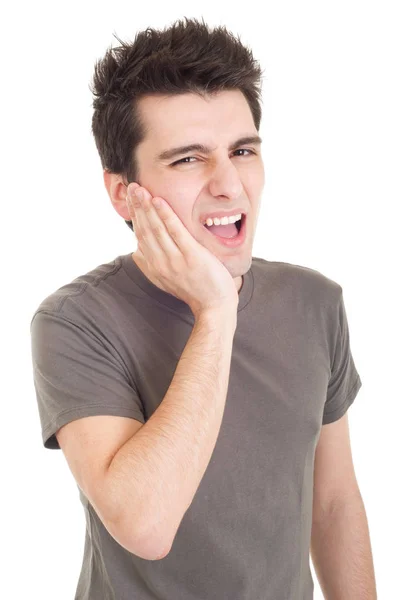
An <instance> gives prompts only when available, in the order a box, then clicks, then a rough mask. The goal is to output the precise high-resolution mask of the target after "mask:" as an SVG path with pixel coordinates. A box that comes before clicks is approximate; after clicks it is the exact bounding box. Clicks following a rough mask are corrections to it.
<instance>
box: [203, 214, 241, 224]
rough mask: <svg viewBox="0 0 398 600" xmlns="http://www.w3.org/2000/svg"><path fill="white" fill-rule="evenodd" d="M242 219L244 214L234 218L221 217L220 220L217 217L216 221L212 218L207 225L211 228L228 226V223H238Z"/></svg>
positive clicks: (207, 221) (233, 216)
mask: <svg viewBox="0 0 398 600" xmlns="http://www.w3.org/2000/svg"><path fill="white" fill-rule="evenodd" d="M241 218H242V213H241V214H239V215H232V217H221V219H218V218H217V217H215V218H214V219H210V217H209V218H208V219H206V221H205V224H206V225H208V226H209V227H210V226H211V225H228V223H235V222H236V221H239V220H240V219H241Z"/></svg>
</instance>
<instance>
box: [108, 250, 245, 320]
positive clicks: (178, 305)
mask: <svg viewBox="0 0 398 600" xmlns="http://www.w3.org/2000/svg"><path fill="white" fill-rule="evenodd" d="M133 254H134V252H129V253H128V254H122V255H121V256H120V257H119V258H120V259H121V263H122V266H123V268H124V270H125V271H126V273H127V274H128V275H129V277H130V278H131V279H132V280H133V281H134V282H135V283H136V284H137V285H138V286H139V287H140V288H141V289H142V290H143V291H144V292H145V293H146V294H147V295H148V296H150V297H151V298H154V299H155V300H157V301H158V302H161V303H162V304H165V305H166V306H169V307H170V308H172V309H173V310H175V311H177V312H180V313H184V314H189V315H192V311H191V309H190V307H189V306H188V304H186V302H183V300H180V299H179V298H176V296H173V294H169V293H168V292H166V291H165V290H162V289H160V288H159V287H158V286H157V285H155V284H154V283H152V281H150V280H149V279H148V278H147V276H146V275H145V274H144V273H143V272H142V271H141V269H140V268H139V267H138V266H137V265H136V263H135V262H134V260H133ZM253 289H254V276H253V269H252V266H250V269H249V270H248V271H247V273H244V274H243V275H242V286H241V288H240V290H239V292H238V295H239V303H238V308H237V312H238V313H239V312H240V311H242V310H243V309H244V308H245V307H246V306H247V305H248V304H249V302H250V300H251V298H252V295H253Z"/></svg>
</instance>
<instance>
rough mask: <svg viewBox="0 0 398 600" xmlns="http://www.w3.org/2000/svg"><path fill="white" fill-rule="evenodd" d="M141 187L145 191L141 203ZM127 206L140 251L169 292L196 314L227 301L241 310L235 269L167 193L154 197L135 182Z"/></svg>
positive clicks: (229, 304) (217, 307)
mask: <svg viewBox="0 0 398 600" xmlns="http://www.w3.org/2000/svg"><path fill="white" fill-rule="evenodd" d="M137 190H139V191H141V192H143V200H142V201H141V202H140V200H139V199H138V198H137V196H136V195H135V192H136V191H137ZM153 200H155V202H156V201H157V200H159V201H160V206H159V207H156V206H154V204H153ZM127 207H128V211H129V214H130V217H131V220H132V221H133V226H134V233H135V235H136V237H137V241H138V248H139V251H140V252H141V254H142V255H143V256H144V257H145V261H146V264H147V266H148V269H149V272H150V273H151V275H153V276H154V277H155V278H156V279H158V280H159V281H160V283H161V284H162V286H163V287H164V288H165V290H166V291H167V292H169V293H170V294H172V295H173V296H176V297H177V298H179V299H180V300H183V302H185V303H186V304H188V306H189V307H190V309H191V310H192V313H193V314H194V316H195V318H197V317H198V316H200V314H202V313H203V312H206V311H209V310H210V311H211V310H213V309H220V308H223V307H225V306H226V305H228V307H229V308H230V307H232V308H235V309H236V307H237V305H238V302H239V295H238V291H237V289H236V285H235V282H234V280H233V278H232V276H231V274H230V273H229V271H228V270H227V269H226V267H225V266H224V265H223V264H222V262H221V261H220V260H219V259H218V258H217V257H216V256H214V254H212V253H211V252H210V251H209V250H208V249H207V248H205V247H204V246H202V245H201V244H199V242H197V241H196V240H195V238H194V237H193V236H192V235H191V233H190V232H189V231H188V229H187V228H186V227H185V225H184V224H183V223H182V221H181V219H179V217H178V216H177V214H176V213H175V212H174V211H173V209H172V208H171V206H170V205H169V204H168V202H167V201H166V200H165V199H164V198H160V197H159V196H155V197H154V198H153V197H152V195H151V194H150V193H149V192H148V190H146V189H145V188H143V187H141V186H139V185H137V184H135V183H133V184H130V185H129V186H128V188H127Z"/></svg>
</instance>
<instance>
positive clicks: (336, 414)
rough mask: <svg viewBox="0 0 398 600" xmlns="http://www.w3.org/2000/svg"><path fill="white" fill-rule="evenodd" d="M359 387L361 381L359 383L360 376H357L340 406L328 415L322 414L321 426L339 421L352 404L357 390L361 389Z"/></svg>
mask: <svg viewBox="0 0 398 600" xmlns="http://www.w3.org/2000/svg"><path fill="white" fill-rule="evenodd" d="M361 386H362V381H361V378H360V376H359V375H358V377H357V378H356V380H355V383H354V385H353V387H352V388H351V390H350V392H349V393H348V394H347V396H346V399H345V400H344V402H343V403H342V404H340V406H338V407H337V408H336V409H335V410H332V411H331V412H329V413H324V415H323V419H322V425H327V424H329V423H333V422H334V421H337V420H338V419H340V418H341V417H342V416H343V415H344V414H345V413H346V412H347V410H348V409H349V408H350V406H351V404H352V403H353V402H354V400H355V397H356V395H357V393H358V391H359V389H360V388H361Z"/></svg>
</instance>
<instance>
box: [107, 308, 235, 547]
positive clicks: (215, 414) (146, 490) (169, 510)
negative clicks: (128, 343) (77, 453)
mask: <svg viewBox="0 0 398 600" xmlns="http://www.w3.org/2000/svg"><path fill="white" fill-rule="evenodd" d="M235 329H236V308H234V309H231V310H229V307H228V309H225V310H223V311H221V310H220V311H217V312H212V313H209V314H206V315H203V316H201V317H200V318H199V319H198V320H197V321H196V322H195V324H194V327H193V329H192V333H191V335H190V338H189V340H188V342H187V344H186V346H185V348H184V351H183V352H182V354H181V357H180V360H179V362H178V364H177V367H176V370H175V373H174V377H173V379H172V381H171V384H170V386H169V388H168V390H167V393H166V395H165V397H164V398H163V400H162V402H161V403H160V405H159V407H158V408H157V410H156V411H155V412H154V413H153V414H152V416H151V417H150V418H149V420H148V421H147V423H145V425H144V426H143V427H142V428H141V429H140V430H139V431H138V432H137V433H136V434H135V435H134V436H133V437H132V438H131V439H130V440H129V441H128V442H127V443H126V444H124V446H122V447H121V448H120V449H119V451H118V452H117V454H116V455H115V456H114V458H113V460H112V462H111V464H110V466H109V469H108V481H109V482H110V489H111V490H112V491H111V494H112V498H115V499H118V506H119V510H118V514H119V529H118V530H119V531H122V532H125V535H126V539H128V536H129V534H130V533H129V532H130V531H131V535H134V534H133V530H134V532H135V535H136V536H137V535H139V536H140V537H142V538H150V539H155V540H158V543H159V547H162V548H164V547H165V546H167V545H168V544H169V543H171V541H172V539H173V538H174V536H175V533H176V531H177V529H178V527H179V525H180V523H181V520H182V518H183V516H184V514H185V512H186V510H187V509H188V507H189V506H190V504H191V502H192V499H193V497H194V495H195V493H196V491H197V489H198V487H199V484H200V481H201V480H202V477H203V475H204V473H205V471H206V468H207V466H208V463H209V461H210V458H211V455H212V453H213V450H214V446H215V444H216V441H217V437H218V433H219V429H220V426H221V422H222V417H223V414H224V407H225V400H226V395H227V389H228V382H229V373H230V364H231V354H232V344H233V338H234V333H235ZM137 521H139V522H137ZM137 532H140V533H139V534H138V533H137ZM131 539H133V538H131ZM150 543H151V542H149V544H150ZM156 543H157V542H156Z"/></svg>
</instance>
